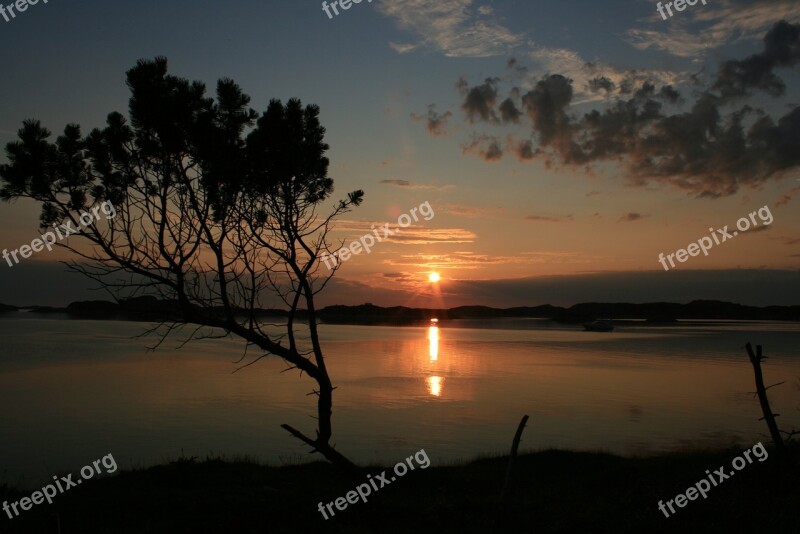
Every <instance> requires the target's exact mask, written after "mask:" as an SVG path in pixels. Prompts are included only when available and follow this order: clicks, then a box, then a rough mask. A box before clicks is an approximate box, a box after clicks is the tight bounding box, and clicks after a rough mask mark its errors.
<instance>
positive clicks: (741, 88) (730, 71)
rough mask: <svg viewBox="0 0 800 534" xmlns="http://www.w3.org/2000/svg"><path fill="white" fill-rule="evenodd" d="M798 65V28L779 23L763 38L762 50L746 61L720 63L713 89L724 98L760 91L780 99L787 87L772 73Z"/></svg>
mask: <svg viewBox="0 0 800 534" xmlns="http://www.w3.org/2000/svg"><path fill="white" fill-rule="evenodd" d="M798 62H800V26H797V25H793V24H789V23H788V22H786V21H784V20H782V21H780V22H778V23H777V24H775V26H773V27H772V29H770V30H769V31H768V32H767V34H766V35H765V36H764V51H763V52H761V53H759V54H754V55H752V56H750V57H748V58H747V59H744V60H741V61H736V60H730V61H726V62H724V63H723V64H722V66H721V67H720V69H719V73H718V74H717V79H716V81H715V82H714V86H713V89H714V90H716V91H719V93H720V95H721V96H722V97H723V98H734V97H742V96H746V95H748V93H749V90H750V89H760V90H762V91H765V92H766V93H767V94H769V95H771V96H783V94H784V93H785V92H786V84H784V82H783V80H781V79H780V78H779V77H778V76H777V75H776V74H775V73H774V72H773V71H774V70H775V69H776V68H777V67H792V66H794V65H796V64H797V63H798Z"/></svg>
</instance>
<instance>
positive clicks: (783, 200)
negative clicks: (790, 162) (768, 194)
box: [775, 187, 800, 206]
mask: <svg viewBox="0 0 800 534" xmlns="http://www.w3.org/2000/svg"><path fill="white" fill-rule="evenodd" d="M797 193H800V187H793V188H791V189H789V190H788V191H787V192H785V193H784V194H782V195H781V197H780V198H779V199H778V200H777V201H776V202H775V205H776V206H783V205H785V204H788V203H789V202H791V200H792V199H793V198H794V196H795V195H796V194H797Z"/></svg>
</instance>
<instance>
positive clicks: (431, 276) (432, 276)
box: [428, 273, 442, 284]
mask: <svg viewBox="0 0 800 534" xmlns="http://www.w3.org/2000/svg"><path fill="white" fill-rule="evenodd" d="M441 279H442V277H441V276H439V273H431V274H429V275H428V281H429V282H433V283H434V284H435V283H436V282H438V281H439V280H441Z"/></svg>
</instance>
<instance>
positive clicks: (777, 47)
mask: <svg viewBox="0 0 800 534" xmlns="http://www.w3.org/2000/svg"><path fill="white" fill-rule="evenodd" d="M797 63H800V26H798V25H792V24H788V23H786V22H779V23H777V24H775V25H774V26H773V27H772V29H770V31H769V32H768V33H767V35H766V36H765V38H764V45H763V51H762V52H760V53H758V54H755V55H752V56H750V57H749V58H747V59H745V60H743V61H728V62H725V63H723V64H722V65H721V67H720V69H719V74H718V76H717V77H716V80H715V81H714V82H712V84H711V85H710V86H709V87H707V88H705V89H702V88H700V89H699V90H697V91H695V93H694V94H693V96H692V97H691V98H685V97H684V96H683V95H682V94H681V92H679V91H678V90H677V89H676V88H675V87H674V86H673V85H671V84H661V83H659V82H658V78H659V77H658V76H656V77H655V78H650V76H652V75H653V71H627V73H626V74H624V75H623V76H621V77H619V76H618V77H617V78H616V79H612V78H609V77H608V76H606V75H605V74H603V72H602V71H601V69H599V68H597V67H595V66H593V65H590V66H585V68H586V69H589V70H587V72H589V71H591V72H592V73H593V74H594V77H592V78H586V80H587V81H586V90H587V91H589V92H590V91H591V90H592V89H594V90H599V93H608V94H606V95H605V96H604V97H600V96H599V94H595V95H594V98H602V100H604V103H603V104H602V105H601V106H599V108H596V109H591V110H590V111H588V112H584V113H583V114H582V115H579V114H576V113H575V106H576V105H578V104H579V103H581V102H580V101H579V99H580V96H579V93H578V91H577V90H576V86H575V83H576V82H575V80H573V79H572V78H570V77H568V76H565V75H563V74H559V73H552V74H546V75H544V76H542V77H540V78H539V79H538V81H536V83H535V84H534V85H533V87H532V88H531V89H530V90H528V91H527V92H526V93H524V94H523V95H522V96H521V109H522V111H523V112H524V115H522V116H521V117H520V125H519V126H520V127H525V126H526V125H527V126H529V127H530V132H531V139H533V140H535V141H536V145H534V144H533V142H532V141H531V142H528V141H521V142H514V141H513V139H511V138H510V137H509V138H508V139H509V140H508V141H507V145H506V147H507V148H506V150H508V151H510V152H511V153H512V154H513V155H515V156H516V157H517V158H518V159H519V160H520V161H525V160H541V161H543V162H544V163H545V164H546V165H548V166H565V167H575V166H578V165H580V166H582V167H585V168H589V167H590V166H591V165H594V164H599V163H604V162H610V163H616V164H617V165H619V166H620V167H621V168H622V169H623V171H624V172H625V177H626V178H627V180H628V182H629V184H630V185H633V186H639V187H645V186H650V185H652V184H661V185H666V186H670V187H673V188H676V189H681V190H684V191H686V192H687V193H688V194H691V195H694V196H698V197H706V198H717V197H722V196H728V195H732V194H734V193H736V192H737V191H738V190H739V189H740V188H741V187H743V186H744V187H751V188H753V187H759V186H761V185H763V184H764V183H765V182H767V181H768V180H770V179H779V178H781V177H783V176H784V175H785V173H786V172H787V171H790V170H792V169H794V168H796V167H797V166H800V106H790V108H789V111H787V112H785V113H784V114H783V116H779V117H777V118H775V119H774V118H773V117H772V116H771V115H769V114H768V113H767V112H765V111H763V110H761V109H758V108H755V107H752V106H751V105H748V104H747V103H737V101H735V100H733V97H740V96H746V94H747V93H748V91H749V90H750V89H752V88H761V89H766V90H767V91H769V92H771V93H772V94H779V93H782V92H783V87H784V84H783V81H782V80H780V78H777V75H776V74H775V73H774V72H773V69H774V68H775V67H778V66H791V65H796V64H797ZM584 74H586V73H584ZM489 80H492V82H491V83H489ZM496 80H497V79H496V78H489V79H487V82H484V84H482V85H483V86H484V95H485V96H490V97H491V98H484V99H483V100H482V101H481V105H482V107H481V108H478V109H479V110H480V111H477V110H475V109H473V108H470V110H471V115H468V116H467V119H468V120H469V121H470V122H478V121H483V122H486V123H489V124H491V125H492V126H495V127H496V126H498V122H499V121H498V119H497V117H498V110H497V109H494V108H491V107H489V106H490V104H494V105H495V107H496V103H497V101H499V100H500V97H499V94H500V93H501V90H500V88H499V86H498V83H497V82H496ZM487 84H489V86H490V87H491V89H492V91H491V93H490V94H489V93H486V91H485V86H486V85H487ZM459 86H460V88H461V91H462V93H465V94H469V92H471V91H472V90H473V89H475V88H472V89H470V88H469V86H468V84H467V82H466V81H465V80H463V78H462V79H461V80H459ZM478 87H481V86H478ZM515 91H516V88H513V89H512V90H511V96H513V95H514V93H515ZM587 94H588V93H587ZM772 109H779V108H778V107H777V106H773V108H772ZM465 111H466V110H465ZM515 127H516V125H515ZM462 149H464V152H465V153H471V154H476V155H479V156H480V157H482V158H483V159H484V160H486V161H497V160H499V159H501V158H502V156H503V153H504V149H503V148H502V147H501V146H500V143H499V142H498V141H497V138H496V137H494V136H489V135H481V134H480V133H479V132H476V133H474V134H473V138H472V141H471V142H469V143H467V144H464V145H462Z"/></svg>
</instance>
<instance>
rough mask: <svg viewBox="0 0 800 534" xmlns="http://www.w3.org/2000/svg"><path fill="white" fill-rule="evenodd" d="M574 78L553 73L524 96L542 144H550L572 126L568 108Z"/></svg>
mask: <svg viewBox="0 0 800 534" xmlns="http://www.w3.org/2000/svg"><path fill="white" fill-rule="evenodd" d="M572 95H573V93H572V80H569V79H567V78H565V77H564V76H561V75H560V74H553V75H550V76H546V77H544V78H542V79H541V80H540V81H539V82H538V83H537V84H536V87H534V88H533V89H532V90H530V91H529V92H528V93H527V94H525V95H524V96H523V97H522V104H523V107H524V108H525V111H526V113H527V114H528V117H530V119H531V122H532V123H533V129H534V130H535V131H536V132H537V133H538V134H539V144H540V145H541V146H548V145H550V144H551V143H552V142H553V141H554V140H555V139H556V138H558V137H560V136H561V134H563V133H566V131H567V130H568V129H569V127H570V120H569V117H568V116H567V113H566V108H567V107H568V106H569V105H570V103H571V102H572Z"/></svg>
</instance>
